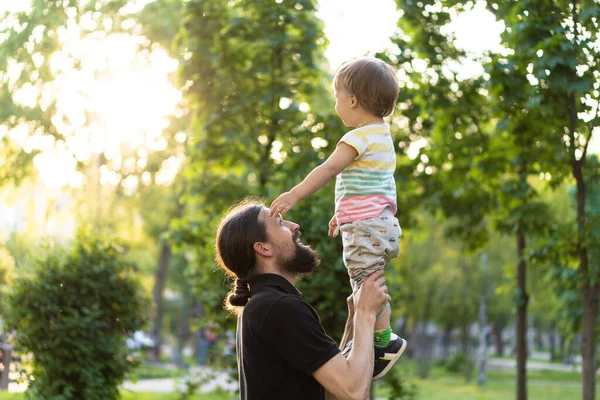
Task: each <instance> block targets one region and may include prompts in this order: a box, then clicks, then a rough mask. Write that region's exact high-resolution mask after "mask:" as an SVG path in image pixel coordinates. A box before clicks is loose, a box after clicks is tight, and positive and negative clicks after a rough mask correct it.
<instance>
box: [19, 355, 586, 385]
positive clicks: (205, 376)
mask: <svg viewBox="0 0 600 400" xmlns="http://www.w3.org/2000/svg"><path fill="white" fill-rule="evenodd" d="M488 368H490V369H504V370H511V369H515V368H516V361H515V360H510V359H501V358H492V359H490V360H488ZM527 369H528V370H547V371H567V372H569V371H577V372H581V367H580V366H573V365H566V364H556V363H548V362H541V361H528V362H527ZM190 372H191V375H192V376H193V377H194V381H199V380H202V381H205V383H204V384H202V385H201V388H200V392H211V391H213V390H215V389H217V387H221V388H223V389H225V390H235V389H236V388H237V382H232V381H231V380H230V379H229V376H228V375H227V373H225V372H221V371H213V370H211V369H210V368H208V367H192V368H190ZM511 382H512V381H511ZM507 383H508V381H507ZM529 383H530V384H534V385H536V386H537V385H539V386H546V385H548V386H554V385H557V386H565V385H567V386H569V385H573V386H579V385H580V383H577V382H532V381H530V382H529ZM25 389H26V388H25V387H24V386H23V385H17V384H13V383H11V385H10V386H9V391H10V392H22V391H24V390H25ZM123 389H125V390H130V391H133V392H153V393H170V392H175V391H183V390H185V381H184V379H173V378H164V379H144V380H139V381H137V382H131V381H126V382H125V383H124V384H123Z"/></svg>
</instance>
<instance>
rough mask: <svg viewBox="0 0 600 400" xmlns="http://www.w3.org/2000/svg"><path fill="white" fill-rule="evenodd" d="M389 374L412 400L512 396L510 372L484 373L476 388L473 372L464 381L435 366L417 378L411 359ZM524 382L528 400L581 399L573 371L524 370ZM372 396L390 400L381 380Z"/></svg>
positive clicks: (577, 375)
mask: <svg viewBox="0 0 600 400" xmlns="http://www.w3.org/2000/svg"><path fill="white" fill-rule="evenodd" d="M392 373H393V376H394V377H402V378H403V380H404V381H405V382H408V384H409V385H410V384H414V385H415V387H416V389H417V396H416V400H506V399H514V398H515V397H516V387H515V372H514V371H496V370H492V371H488V374H487V383H486V385H485V386H484V387H479V386H477V383H476V375H475V372H474V373H473V377H472V379H471V380H470V381H469V382H467V381H466V380H465V378H464V377H463V376H461V375H459V374H451V373H449V372H448V371H447V370H446V369H445V368H443V367H441V366H439V365H435V366H433V367H432V368H431V370H430V372H429V377H428V378H427V379H419V378H417V377H416V374H415V364H414V361H413V360H406V361H404V362H403V363H402V364H399V365H398V366H396V367H394V369H393V370H392ZM386 379H387V377H386ZM527 383H528V384H527V394H528V400H551V399H578V398H581V374H580V373H578V372H576V371H564V372H563V371H528V373H527ZM375 393H376V397H377V398H378V399H386V400H387V399H394V397H393V396H392V395H391V390H390V386H389V385H388V384H386V383H385V379H384V383H382V384H378V385H377V386H376V389H375Z"/></svg>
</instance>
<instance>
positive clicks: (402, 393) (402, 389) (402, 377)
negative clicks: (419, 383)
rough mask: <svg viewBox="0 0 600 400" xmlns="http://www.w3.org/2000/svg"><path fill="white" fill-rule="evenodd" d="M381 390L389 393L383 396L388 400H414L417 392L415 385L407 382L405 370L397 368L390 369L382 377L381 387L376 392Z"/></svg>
mask: <svg viewBox="0 0 600 400" xmlns="http://www.w3.org/2000/svg"><path fill="white" fill-rule="evenodd" d="M381 390H385V391H386V393H389V394H388V395H386V396H385V399H388V400H415V399H417V395H418V392H419V391H418V389H417V387H416V386H415V384H414V383H413V382H410V381H409V380H408V378H407V376H406V374H405V369H404V368H398V367H394V368H392V369H391V370H390V371H389V372H388V373H387V374H386V375H385V376H384V377H383V380H382V384H381V387H379V388H378V391H381ZM377 398H381V397H380V396H377Z"/></svg>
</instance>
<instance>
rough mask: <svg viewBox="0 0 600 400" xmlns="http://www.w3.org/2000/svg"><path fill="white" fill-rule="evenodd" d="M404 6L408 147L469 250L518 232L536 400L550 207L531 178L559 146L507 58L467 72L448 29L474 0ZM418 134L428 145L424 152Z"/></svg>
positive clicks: (521, 316)
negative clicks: (507, 71) (528, 106)
mask: <svg viewBox="0 0 600 400" xmlns="http://www.w3.org/2000/svg"><path fill="white" fill-rule="evenodd" d="M397 4H398V8H399V9H401V10H402V11H403V13H404V14H403V16H402V18H401V19H400V20H399V22H398V26H399V28H400V29H399V31H398V33H397V34H396V35H395V37H394V38H393V42H394V44H395V45H396V46H397V50H395V51H394V50H393V51H391V52H390V53H389V54H388V57H389V59H390V60H391V61H393V62H395V63H396V65H397V66H398V67H399V69H400V70H401V71H403V74H402V75H403V79H404V81H405V85H404V87H403V88H402V90H401V93H402V98H401V105H400V107H401V109H402V110H403V117H404V118H403V119H404V120H401V121H399V124H400V126H401V127H403V128H404V129H403V130H404V132H405V138H403V139H401V143H400V147H401V148H403V149H404V150H405V151H406V152H407V153H410V152H413V154H415V156H416V157H415V159H418V160H419V161H418V163H419V165H417V170H416V172H415V174H414V175H416V179H417V182H419V185H420V186H421V188H422V189H421V190H422V192H423V196H424V197H425V198H426V199H427V201H426V202H425V204H427V205H428V206H429V207H431V208H432V209H435V210H441V211H442V212H443V213H444V214H445V215H446V216H450V217H453V220H454V221H457V222H458V223H457V224H455V225H454V227H452V228H451V230H450V232H451V233H452V234H454V236H456V237H461V238H463V240H464V241H465V243H466V245H467V247H468V248H481V247H482V246H483V245H485V243H486V241H487V239H488V238H489V235H490V228H493V229H494V230H496V231H498V232H505V233H509V232H512V233H514V235H515V242H516V252H517V254H516V256H517V257H516V258H517V265H516V267H517V268H516V269H517V271H518V273H517V282H516V283H517V291H518V297H517V309H518V313H517V354H518V357H517V359H518V364H517V365H518V368H517V370H518V373H517V392H518V395H517V398H518V399H520V400H522V399H525V397H526V381H525V372H526V368H525V363H526V348H525V332H526V313H527V301H528V294H527V280H526V271H527V257H526V248H527V246H526V239H527V237H531V236H532V235H536V234H543V232H545V231H547V229H548V226H547V225H546V224H545V221H546V220H547V218H546V216H547V207H546V205H545V204H544V203H543V202H542V201H541V200H540V199H539V193H538V191H537V190H536V189H535V187H534V186H532V184H531V182H530V179H531V177H532V176H535V177H537V176H538V174H539V173H540V172H545V170H542V167H541V166H540V165H541V164H540V163H541V162H543V161H545V160H547V159H548V158H549V153H545V152H540V151H539V147H540V144H539V141H536V140H537V136H536V133H535V131H532V128H533V127H534V126H535V122H536V121H538V120H539V114H536V113H535V112H531V113H529V114H528V113H522V112H520V110H521V109H523V107H515V106H514V104H513V103H515V102H516V103H517V104H520V103H523V102H524V101H525V100H526V99H525V96H524V95H521V94H519V92H518V91H515V90H514V87H515V86H510V84H512V85H516V84H522V83H523V80H522V79H521V80H520V81H517V80H515V79H516V78H514V77H513V78H512V79H513V81H512V82H510V84H509V83H508V82H507V81H504V80H501V79H500V78H499V77H498V76H497V75H495V74H494V73H495V72H497V70H496V69H494V67H495V66H496V65H497V64H498V63H495V62H494V61H492V62H491V63H490V60H491V58H490V56H489V55H487V54H484V55H483V56H480V57H478V58H475V61H477V62H479V63H481V64H484V65H490V67H489V72H488V73H487V74H475V75H473V76H463V75H464V74H461V73H460V72H461V71H460V69H461V66H462V65H464V63H465V61H467V60H469V58H471V59H472V58H473V57H472V56H471V57H469V56H470V55H469V54H467V53H466V52H465V51H464V50H461V49H458V48H456V46H455V45H454V42H453V41H451V40H448V39H449V37H448V34H447V33H446V30H445V29H446V25H447V24H448V23H449V22H450V20H451V18H450V16H451V13H452V12H458V13H460V12H461V11H466V10H468V9H469V8H470V7H471V6H472V3H469V4H470V5H469V4H462V3H460V2H440V1H426V2H423V1H419V2H415V1H413V0H406V1H400V0H399V1H397ZM497 57H498V58H499V57H502V56H501V55H498V56H497ZM498 75H499V72H498ZM494 79H496V80H494ZM500 82H504V84H500ZM525 82H526V81H525ZM505 92H506V93H505ZM505 99H506V100H505ZM511 101H512V102H513V103H511ZM511 104H512V105H511ZM490 110H491V111H492V112H490ZM415 141H418V142H417V143H420V144H419V149H418V150H419V151H418V153H417V152H415V151H414V150H415V147H416V146H415V144H414V143H415ZM411 147H413V148H412V149H411ZM411 178H413V179H414V178H415V176H412V177H411Z"/></svg>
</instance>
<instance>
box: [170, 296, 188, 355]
mask: <svg viewBox="0 0 600 400" xmlns="http://www.w3.org/2000/svg"><path fill="white" fill-rule="evenodd" d="M177 322H178V324H177V348H176V349H175V352H174V354H173V356H174V357H173V358H174V359H173V363H175V365H177V366H179V367H184V366H185V363H184V362H183V349H184V348H185V344H186V343H187V341H188V340H189V338H190V336H191V334H192V333H191V331H190V299H189V295H188V294H187V293H184V296H183V307H182V309H181V312H180V313H179V318H178V321H177Z"/></svg>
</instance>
